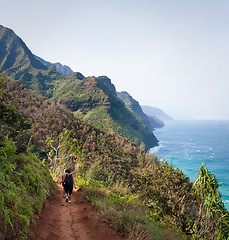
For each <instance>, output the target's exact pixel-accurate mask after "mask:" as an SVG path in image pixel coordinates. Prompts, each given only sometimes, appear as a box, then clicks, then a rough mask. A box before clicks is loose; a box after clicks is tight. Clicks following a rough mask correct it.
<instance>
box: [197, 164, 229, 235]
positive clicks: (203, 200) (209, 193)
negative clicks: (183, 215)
mask: <svg viewBox="0 0 229 240" xmlns="http://www.w3.org/2000/svg"><path fill="white" fill-rule="evenodd" d="M198 176H199V178H198V179H197V180H196V182H195V184H194V186H193V187H194V190H195V193H196V197H197V202H198V206H199V215H198V220H197V222H196V224H195V239H196V240H197V239H220V240H223V239H228V238H229V213H228V212H227V211H226V209H225V208H224V205H223V202H222V198H221V195H220V192H219V189H218V188H219V185H220V184H219V183H218V182H217V179H216V177H215V175H214V174H212V173H210V172H209V171H208V170H207V168H206V165H204V164H202V166H201V167H200V172H199V174H198Z"/></svg>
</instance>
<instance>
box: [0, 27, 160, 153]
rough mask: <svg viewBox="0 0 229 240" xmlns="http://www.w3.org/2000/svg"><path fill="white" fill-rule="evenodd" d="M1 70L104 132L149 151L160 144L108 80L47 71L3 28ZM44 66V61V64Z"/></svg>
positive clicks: (50, 68) (0, 40)
mask: <svg viewBox="0 0 229 240" xmlns="http://www.w3.org/2000/svg"><path fill="white" fill-rule="evenodd" d="M0 43H1V45H0V53H1V57H0V71H3V72H4V74H6V75H7V76H10V77H12V78H13V79H15V80H18V81H20V82H21V83H23V84H24V85H25V86H26V87H27V88H29V89H32V90H34V91H35V92H37V93H39V94H41V95H43V96H45V97H48V98H50V99H54V100H55V101H56V102H60V103H63V104H66V106H67V107H68V108H69V109H71V110H72V111H73V112H75V114H76V115H78V116H80V117H82V118H84V119H87V120H88V121H90V122H91V123H92V124H94V125H97V126H99V127H100V128H101V129H103V130H106V131H108V130H109V131H110V132H114V133H116V134H119V135H120V136H123V137H126V138H127V139H128V140H130V141H132V142H133V143H135V144H137V145H140V143H141V142H144V143H145V145H146V147H147V148H151V147H153V146H156V145H157V144H158V141H157V139H156V137H155V136H154V134H153V133H152V132H151V130H150V129H149V128H148V127H147V126H145V124H144V123H143V122H142V121H141V120H140V119H138V118H136V116H135V115H134V114H132V113H131V112H130V111H129V110H128V109H127V108H126V107H125V105H124V104H123V103H122V102H121V101H120V99H119V98H118V97H117V95H116V93H115V91H116V90H115V87H114V85H113V84H112V83H111V81H110V79H108V78H107V77H98V78H95V77H87V78H85V77H84V76H83V75H82V74H81V73H71V74H67V75H66V74H64V75H63V74H60V73H59V72H58V71H57V69H56V66H55V65H52V66H50V67H49V68H47V66H45V65H44V64H42V63H41V61H39V60H38V59H37V58H36V57H35V56H34V55H33V54H32V52H31V51H30V50H29V49H28V48H27V47H26V45H25V43H24V42H23V41H22V40H21V39H20V38H19V37H18V36H17V35H16V34H15V33H14V32H13V31H12V30H10V29H8V28H5V27H3V26H0ZM44 63H45V62H44Z"/></svg>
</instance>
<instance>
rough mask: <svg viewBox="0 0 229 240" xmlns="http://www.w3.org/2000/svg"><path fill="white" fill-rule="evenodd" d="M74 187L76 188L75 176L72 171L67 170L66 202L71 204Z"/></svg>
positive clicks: (65, 179)
mask: <svg viewBox="0 0 229 240" xmlns="http://www.w3.org/2000/svg"><path fill="white" fill-rule="evenodd" d="M73 185H74V186H75V188H76V184H75V181H74V176H73V174H71V172H70V169H67V170H66V171H65V175H64V190H65V194H66V202H69V203H71V195H72V191H73Z"/></svg>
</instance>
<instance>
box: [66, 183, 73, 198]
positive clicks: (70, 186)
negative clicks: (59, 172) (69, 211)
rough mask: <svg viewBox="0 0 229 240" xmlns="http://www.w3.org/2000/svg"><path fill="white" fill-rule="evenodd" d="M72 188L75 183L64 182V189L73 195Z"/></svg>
mask: <svg viewBox="0 0 229 240" xmlns="http://www.w3.org/2000/svg"><path fill="white" fill-rule="evenodd" d="M72 190H73V184H68V183H65V184H64V191H65V193H67V194H70V195H71V194H72Z"/></svg>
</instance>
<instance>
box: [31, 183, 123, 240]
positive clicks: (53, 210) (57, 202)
mask: <svg viewBox="0 0 229 240" xmlns="http://www.w3.org/2000/svg"><path fill="white" fill-rule="evenodd" d="M36 222H37V224H36V226H33V227H32V228H31V230H32V232H33V233H34V236H33V237H32V238H30V240H62V239H64V240H123V239H122V238H121V237H120V236H119V235H118V234H117V233H116V232H115V231H114V230H113V229H112V228H110V227H109V226H108V224H107V223H105V222H103V221H102V220H101V219H99V216H98V214H97V213H96V211H95V210H94V209H93V207H92V205H91V204H90V203H89V202H88V201H87V200H86V199H84V198H83V197H82V192H81V191H80V190H78V191H76V190H74V192H73V195H72V203H67V202H65V198H63V197H62V188H61V186H60V185H58V187H57V190H56V194H55V197H53V198H52V199H50V200H48V201H47V202H46V204H45V207H44V208H43V210H42V211H41V215H40V216H39V218H38V219H36Z"/></svg>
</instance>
